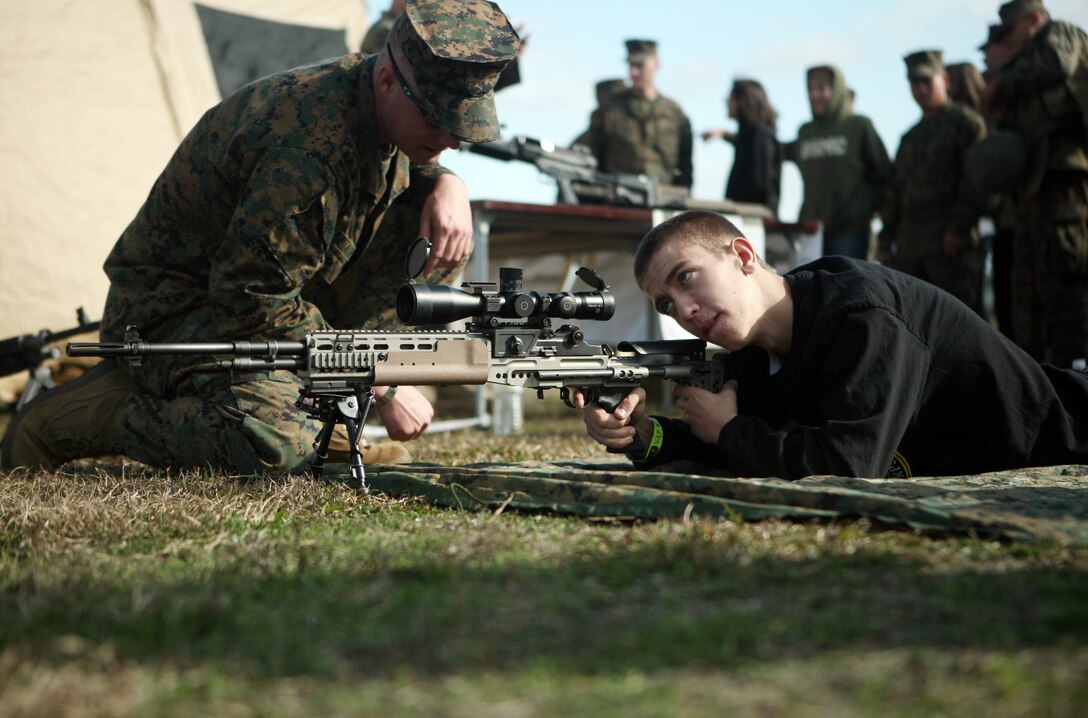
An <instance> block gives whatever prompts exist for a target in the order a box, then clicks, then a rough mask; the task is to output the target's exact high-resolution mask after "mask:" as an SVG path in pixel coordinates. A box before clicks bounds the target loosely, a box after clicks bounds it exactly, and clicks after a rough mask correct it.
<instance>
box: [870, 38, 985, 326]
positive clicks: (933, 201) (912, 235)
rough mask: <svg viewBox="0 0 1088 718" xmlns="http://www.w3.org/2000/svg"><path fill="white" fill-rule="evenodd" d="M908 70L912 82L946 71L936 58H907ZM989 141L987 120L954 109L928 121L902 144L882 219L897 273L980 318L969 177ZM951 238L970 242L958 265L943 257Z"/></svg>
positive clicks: (883, 238) (974, 203) (932, 54)
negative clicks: (977, 149) (971, 160)
mask: <svg viewBox="0 0 1088 718" xmlns="http://www.w3.org/2000/svg"><path fill="white" fill-rule="evenodd" d="M906 62H907V65H908V68H910V69H909V73H910V76H911V78H912V79H913V78H914V77H923V76H924V77H932V73H933V72H935V71H943V65H942V64H941V61H940V57H939V53H937V52H936V51H928V52H925V53H915V54H912V55H908V56H907V58H906ZM985 135H986V123H985V121H984V120H983V119H982V117H981V116H980V115H979V114H978V113H977V112H975V111H974V110H971V109H970V108H968V107H966V106H964V105H959V104H956V103H954V102H948V104H947V105H946V106H945V107H944V108H943V109H942V110H941V112H940V114H938V115H936V116H934V117H929V118H922V120H921V121H920V122H918V124H916V125H915V126H914V127H912V128H911V129H910V130H908V131H907V133H906V134H904V135H903V138H902V140H900V143H899V151H898V152H897V153H896V155H895V172H894V177H893V181H892V183H891V186H890V189H889V191H888V194H887V197H886V205H885V207H884V209H883V211H882V212H881V214H882V217H883V220H884V228H883V230H882V231H881V233H880V248H881V250H882V251H891V252H892V254H893V257H894V261H893V265H892V266H894V267H895V268H896V269H898V270H900V271H902V272H906V273H907V274H911V275H913V276H915V277H918V278H919V279H924V280H926V281H927V282H930V283H931V284H935V285H936V286H938V287H940V288H941V289H944V290H945V291H947V292H949V293H951V294H952V295H953V296H955V297H956V298H958V299H959V300H960V301H962V302H963V303H964V304H966V305H967V306H969V307H971V308H972V309H976V310H978V309H979V308H980V303H979V289H980V281H979V273H980V269H981V267H980V263H979V256H978V231H977V228H976V226H975V225H976V223H977V221H978V217H979V214H980V213H981V212H980V210H981V207H980V203H979V202H978V200H977V199H976V195H975V193H974V191H973V190H972V188H971V186H970V182H969V180H968V178H967V176H966V174H965V172H964V156H965V153H966V152H967V150H968V148H969V147H971V145H973V144H974V143H975V142H978V141H979V140H980V139H982V138H983V137H984V136H985ZM947 231H951V232H953V233H955V234H956V236H958V237H960V238H961V239H962V240H964V241H965V242H966V246H965V247H964V248H963V250H962V251H961V252H960V253H959V254H958V255H957V256H955V257H949V256H946V255H945V252H944V248H943V237H944V234H945V232H947Z"/></svg>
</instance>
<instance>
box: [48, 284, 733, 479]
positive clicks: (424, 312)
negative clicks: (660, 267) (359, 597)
mask: <svg viewBox="0 0 1088 718" xmlns="http://www.w3.org/2000/svg"><path fill="white" fill-rule="evenodd" d="M418 266H419V267H422V263H419V265H418ZM417 274H418V272H417V273H416V274H413V273H411V272H409V276H416V275H417ZM577 274H578V277H579V278H581V279H582V280H583V281H585V282H586V283H587V284H589V285H590V287H591V291H581V292H558V293H546V292H533V291H525V290H523V288H522V277H523V273H522V270H521V269H518V268H509V267H507V268H503V269H501V270H500V281H499V283H498V284H496V283H494V282H466V283H465V284H463V285H462V287H463V288H462V289H457V288H455V287H448V286H443V285H426V284H416V283H414V282H408V283H406V284H404V285H403V286H402V287H401V289H400V291H399V293H398V294H397V299H396V308H397V316H398V318H399V319H400V321H401V322H403V323H404V324H407V325H411V326H418V325H434V324H442V325H446V324H450V323H453V322H457V321H460V320H466V324H465V327H464V329H463V330H415V329H412V330H405V331H363V330H337V329H323V330H314V331H308V332H306V333H305V334H304V335H303V337H302V339H301V340H299V341H236V342H184V343H150V342H144V341H142V340H141V338H140V336H139V332H138V330H137V328H135V327H130V328H129V331H128V332H127V333H126V336H125V338H124V341H122V342H116V343H93V344H88V343H84V344H69V345H68V353H69V355H71V356H96V357H114V358H117V359H119V360H124V361H127V362H129V363H130V364H131V365H134V366H139V365H140V362H141V360H142V359H143V358H144V357H150V356H155V355H177V354H190V355H200V356H209V357H213V358H212V359H210V360H209V361H208V362H207V363H206V364H203V365H201V366H199V367H198V369H199V370H224V371H225V370H234V371H272V370H285V371H292V372H295V373H296V374H297V375H298V376H299V377H300V378H301V379H302V380H303V384H304V386H303V388H302V390H301V391H300V395H299V399H298V401H297V402H296V405H297V406H298V407H299V408H300V409H302V410H303V411H305V412H306V413H307V414H308V415H310V416H312V417H314V418H316V419H318V420H319V421H321V422H322V429H321V431H320V433H319V434H318V436H317V438H316V439H315V441H314V451H315V456H316V458H315V460H314V462H313V464H312V465H311V469H312V471H313V472H314V474H315V475H319V474H320V473H321V471H322V470H323V468H324V465H325V461H326V459H327V457H328V447H329V442H330V440H331V438H332V432H333V429H334V428H335V426H336V424H337V423H342V424H344V426H345V428H346V429H347V432H348V438H349V443H350V446H351V466H350V475H351V477H352V479H353V481H354V482H355V485H356V486H357V487H358V488H360V489H361V490H363V491H365V490H366V483H365V470H364V468H363V462H362V455H361V454H360V452H359V449H358V442H359V437H360V433H361V431H362V425H363V423H364V422H365V421H366V417H367V413H368V412H369V410H370V407H371V404H372V401H373V399H374V392H373V389H372V387H374V386H397V385H400V384H406V385H448V384H466V385H472V384H484V383H493V384H502V385H506V386H511V387H519V388H525V389H536V390H537V394H538V396H540V397H541V398H543V392H544V390H546V389H558V390H559V392H560V396H561V397H562V398H563V401H564V402H566V403H567V404H568V405H570V406H573V403H572V391H573V390H575V389H577V390H580V391H582V393H583V394H584V395H585V398H586V403H587V404H588V403H590V402H593V401H595V402H597V403H598V404H600V405H601V406H603V407H604V408H606V409H608V410H609V411H611V410H613V409H614V408H615V407H616V405H617V404H619V402H620V401H621V400H622V399H623V398H624V397H625V396H627V394H629V393H630V392H631V391H632V390H634V389H635V387H637V386H640V385H641V384H643V383H644V382H646V381H647V380H649V379H651V378H660V379H671V380H675V381H678V382H682V383H686V384H693V385H696V386H700V387H702V388H705V389H708V390H710V391H719V390H720V389H721V387H722V386H723V385H724V383H725V376H724V368H723V364H722V363H721V362H718V361H712V360H707V358H706V343H705V342H703V341H702V340H699V339H691V340H678V341H651V342H620V343H619V344H617V345H616V346H615V347H613V346H610V345H607V344H594V343H592V342H590V341H587V340H586V336H585V333H584V332H583V331H582V330H581V329H580V328H579V327H578V326H576V325H572V324H563V325H561V326H559V327H553V326H552V320H553V319H571V320H582V319H593V320H607V319H609V318H610V317H611V316H612V314H613V313H614V312H615V298H614V297H613V296H612V293H611V291H610V290H609V287H608V286H607V285H606V284H605V283H604V280H602V279H601V278H600V276H599V275H597V273H596V272H594V271H593V270H591V269H588V268H585V267H583V268H581V269H579V270H578V273H577Z"/></svg>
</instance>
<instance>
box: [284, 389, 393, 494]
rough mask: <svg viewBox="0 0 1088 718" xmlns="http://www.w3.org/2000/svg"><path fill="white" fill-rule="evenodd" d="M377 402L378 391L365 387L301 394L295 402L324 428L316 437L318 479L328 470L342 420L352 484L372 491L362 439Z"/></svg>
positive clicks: (314, 466)
mask: <svg viewBox="0 0 1088 718" xmlns="http://www.w3.org/2000/svg"><path fill="white" fill-rule="evenodd" d="M373 401H374V390H373V389H370V388H366V389H363V388H361V387H356V388H348V389H333V390H325V391H315V390H312V389H307V390H304V391H303V392H302V394H301V395H299V398H298V401H297V402H295V405H296V406H298V408H300V409H302V410H303V411H305V412H306V413H307V414H309V415H310V416H312V417H314V418H316V419H319V420H320V421H321V431H320V432H318V434H317V438H316V439H314V454H315V456H314V461H313V463H312V464H310V471H311V473H312V474H313V476H314V478H319V477H320V476H321V472H322V471H324V469H325V461H326V460H328V457H329V442H331V441H332V434H333V431H335V429H336V425H337V424H341V423H342V424H343V425H344V428H345V429H347V432H348V445H349V447H350V451H351V466H350V476H351V485H352V487H353V488H355V489H358V490H359V491H360V492H361V493H362V494H363V495H364V496H365V495H366V494H368V493H369V492H370V489H368V488H367V486H366V471H365V469H364V468H363V453H362V452H361V451H360V450H359V439H360V437H362V434H363V424H364V423H365V422H366V416H367V414H368V413H369V412H370V405H371V404H372V403H373Z"/></svg>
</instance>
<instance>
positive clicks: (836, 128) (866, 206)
mask: <svg viewBox="0 0 1088 718" xmlns="http://www.w3.org/2000/svg"><path fill="white" fill-rule="evenodd" d="M819 70H824V71H827V72H830V74H831V77H832V80H831V89H832V99H831V105H830V107H828V110H827V114H825V115H824V116H822V117H815V116H814V117H813V119H812V121H811V122H806V123H805V124H803V125H801V129H800V130H798V132H797V139H796V140H795V141H794V142H792V143H790V144H789V145H788V146H787V150H786V159H788V160H790V161H792V162H794V163H796V164H797V167H798V169H800V170H801V178H802V180H804V184H805V194H804V202H803V204H802V206H801V216H800V219H801V220H819V221H821V222H822V223H823V225H824V237H836V236H839V235H843V234H856V233H865V232H868V231H869V222H870V220H871V219H872V217H873V215H874V213H875V212H876V211H877V208H879V207H880V203H881V201H882V196H883V193H884V188H885V187H886V186H887V184H888V182H889V180H890V178H891V173H892V163H891V160H890V159H889V158H888V151H887V150H886V149H885V148H884V143H883V142H881V140H880V135H878V134H877V133H876V128H875V127H873V123H872V121H870V120H869V118H868V117H864V116H862V115H854V114H851V113H850V112H849V110H848V109H847V107H846V95H847V89H846V80H845V79H844V78H843V74H842V71H840V70H839V69H838V68H837V67H834V66H831V65H822V66H819V67H813V68H810V69H809V71H808V73H809V74H811V73H812V72H814V71H819ZM806 78H807V75H806Z"/></svg>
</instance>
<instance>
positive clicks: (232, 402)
mask: <svg viewBox="0 0 1088 718" xmlns="http://www.w3.org/2000/svg"><path fill="white" fill-rule="evenodd" d="M421 209H422V200H419V201H415V200H413V201H408V202H404V203H401V202H400V200H399V199H398V201H397V202H395V203H394V204H393V206H392V207H391V208H390V210H389V211H388V212H387V213H386V215H385V218H384V220H383V221H382V224H381V226H380V227H379V228H378V230H377V232H376V233H375V236H374V238H373V239H372V240H371V242H370V244H369V245H368V246H367V247H366V248H365V250H363V252H362V254H360V255H357V258H356V261H354V262H353V263H352V264H351V265H349V266H348V267H347V268H346V269H345V270H344V271H343V272H342V273H341V275H340V277H338V278H337V280H336V282H334V283H333V284H332V285H331V286H329V285H326V286H323V287H321V288H320V289H315V290H310V289H309V288H308V290H307V292H305V293H304V296H305V297H306V299H307V300H308V301H311V302H313V303H314V304H315V305H316V306H317V307H318V308H319V309H321V311H322V315H323V317H324V318H325V319H326V321H327V322H328V323H329V324H330V325H331V326H335V327H343V328H352V329H371V330H388V329H394V328H398V327H401V325H400V324H399V323H398V322H397V320H396V309H395V302H396V295H397V290H398V289H399V288H400V286H401V285H402V284H403V282H404V274H403V271H402V267H403V262H404V256H405V253H406V252H407V249H408V247H409V245H410V244H411V241H412V240H414V239H415V237H416V236H417V234H418V231H419V215H420V211H421ZM459 271H460V270H459V268H455V269H448V270H440V271H436V272H434V273H433V274H432V275H431V276H429V277H427V281H428V282H430V283H439V282H441V283H450V282H452V281H454V279H455V278H456V277H457V276H458V274H459ZM199 321H200V318H199V317H194V322H197V323H199ZM173 333H174V334H175V335H178V336H176V337H174V338H172V339H167V340H166V341H171V340H173V341H184V340H185V337H184V327H182V328H181V329H179V330H175V331H174V332H173ZM190 336H198V334H197V332H196V331H195V330H194V332H193V333H192V334H191V335H190ZM223 339H224V340H230V339H232V337H223ZM206 361H207V359H206V358H199V357H167V356H162V357H148V358H145V359H144V361H143V364H144V366H141V367H137V368H127V367H126V371H128V372H129V373H130V374H131V375H132V376H133V378H134V379H135V380H136V381H137V382H138V383H139V384H140V386H141V387H142V388H143V389H145V391H146V393H143V394H139V395H137V396H136V398H135V400H134V401H133V403H132V405H131V407H130V408H127V409H126V410H125V411H124V413H123V416H122V423H123V434H124V444H125V446H124V453H125V454H126V455H127V456H130V457H132V458H134V459H136V460H138V461H142V462H144V463H147V464H151V465H154V466H169V467H176V468H197V467H205V466H213V467H219V468H225V469H228V470H231V471H236V472H240V473H263V472H280V471H293V470H296V469H299V468H301V467H303V466H305V465H306V464H308V463H309V462H310V461H312V460H313V458H314V451H313V441H314V438H315V437H316V436H317V434H318V432H319V431H320V429H321V426H320V423H319V422H318V421H316V420H315V419H313V418H310V417H309V416H308V415H306V414H305V412H303V411H302V410H301V409H300V408H298V407H297V406H296V405H295V402H296V400H297V399H298V396H299V390H300V389H301V387H302V384H301V380H300V379H299V378H298V377H297V376H295V375H294V374H293V373H291V372H288V371H277V372H251V373H240V372H232V373H226V372H216V371H198V370H194V367H196V366H197V365H199V364H201V363H204V362H206Z"/></svg>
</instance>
